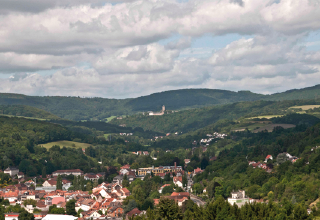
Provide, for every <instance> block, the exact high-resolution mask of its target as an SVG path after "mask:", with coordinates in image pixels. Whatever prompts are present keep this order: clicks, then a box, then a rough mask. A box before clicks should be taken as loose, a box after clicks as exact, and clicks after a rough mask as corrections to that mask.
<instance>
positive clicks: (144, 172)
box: [138, 162, 182, 176]
mask: <svg viewBox="0 0 320 220" xmlns="http://www.w3.org/2000/svg"><path fill="white" fill-rule="evenodd" d="M178 171H182V167H181V166H177V163H176V162H175V163H174V166H160V167H153V166H152V167H147V168H139V169H138V176H145V175H147V174H148V173H149V174H151V172H152V173H153V174H155V175H157V174H159V173H167V172H178Z"/></svg>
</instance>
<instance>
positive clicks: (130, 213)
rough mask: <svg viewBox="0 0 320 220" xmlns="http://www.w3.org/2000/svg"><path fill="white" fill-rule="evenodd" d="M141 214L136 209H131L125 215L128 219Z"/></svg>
mask: <svg viewBox="0 0 320 220" xmlns="http://www.w3.org/2000/svg"><path fill="white" fill-rule="evenodd" d="M140 213H141V211H140V210H139V209H137V208H134V209H132V210H131V211H130V212H128V213H127V216H128V217H131V216H133V215H139V214H140Z"/></svg>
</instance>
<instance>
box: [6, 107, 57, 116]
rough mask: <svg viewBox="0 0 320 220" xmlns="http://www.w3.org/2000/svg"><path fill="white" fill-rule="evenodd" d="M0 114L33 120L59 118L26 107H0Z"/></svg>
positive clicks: (40, 110)
mask: <svg viewBox="0 0 320 220" xmlns="http://www.w3.org/2000/svg"><path fill="white" fill-rule="evenodd" d="M0 114H1V115H5V116H17V117H26V118H34V119H48V120H59V119H61V118H60V117H58V116H56V115H54V114H51V113H50V112H47V111H44V110H42V109H38V108H35V107H32V106H26V105H0Z"/></svg>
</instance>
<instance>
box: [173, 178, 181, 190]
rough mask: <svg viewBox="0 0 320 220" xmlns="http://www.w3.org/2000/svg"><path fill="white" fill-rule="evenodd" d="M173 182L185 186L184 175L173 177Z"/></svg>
mask: <svg viewBox="0 0 320 220" xmlns="http://www.w3.org/2000/svg"><path fill="white" fill-rule="evenodd" d="M173 183H174V184H175V185H177V186H179V187H181V188H183V184H182V176H175V177H173Z"/></svg>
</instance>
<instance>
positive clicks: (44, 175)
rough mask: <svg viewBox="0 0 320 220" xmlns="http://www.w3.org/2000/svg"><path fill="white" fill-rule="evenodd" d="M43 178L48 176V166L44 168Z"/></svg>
mask: <svg viewBox="0 0 320 220" xmlns="http://www.w3.org/2000/svg"><path fill="white" fill-rule="evenodd" d="M42 178H47V168H46V167H43V168H42Z"/></svg>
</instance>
